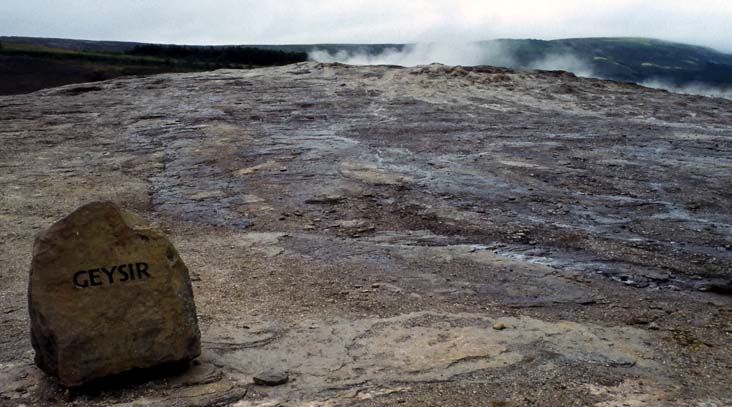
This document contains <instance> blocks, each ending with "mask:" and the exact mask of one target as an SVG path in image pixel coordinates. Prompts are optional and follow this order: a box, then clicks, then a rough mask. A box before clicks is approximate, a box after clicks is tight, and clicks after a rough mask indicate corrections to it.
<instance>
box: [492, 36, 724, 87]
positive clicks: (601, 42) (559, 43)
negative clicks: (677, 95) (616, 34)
mask: <svg viewBox="0 0 732 407" xmlns="http://www.w3.org/2000/svg"><path fill="white" fill-rule="evenodd" d="M491 43H493V44H496V43H497V44H500V45H501V46H502V48H504V49H507V50H508V51H509V52H510V53H511V55H512V57H513V58H514V60H515V61H516V67H532V66H535V65H536V64H537V63H538V62H541V61H546V60H547V58H549V57H551V56H562V55H571V56H573V57H575V58H576V59H577V60H579V61H580V62H582V63H584V64H585V65H587V66H588V67H589V68H590V69H591V71H592V76H596V77H600V78H605V79H615V80H620V81H626V82H636V83H644V82H647V81H652V80H661V81H664V82H667V83H671V84H674V85H679V86H681V85H686V84H691V83H704V84H708V85H712V86H732V55H730V54H724V53H722V52H719V51H715V50H713V49H711V48H705V47H699V46H694V45H687V44H679V43H673V42H667V41H660V40H654V39H647V38H577V39H563V40H554V41H540V40H497V41H495V42H489V41H487V42H483V43H481V44H482V45H484V46H486V45H491Z"/></svg>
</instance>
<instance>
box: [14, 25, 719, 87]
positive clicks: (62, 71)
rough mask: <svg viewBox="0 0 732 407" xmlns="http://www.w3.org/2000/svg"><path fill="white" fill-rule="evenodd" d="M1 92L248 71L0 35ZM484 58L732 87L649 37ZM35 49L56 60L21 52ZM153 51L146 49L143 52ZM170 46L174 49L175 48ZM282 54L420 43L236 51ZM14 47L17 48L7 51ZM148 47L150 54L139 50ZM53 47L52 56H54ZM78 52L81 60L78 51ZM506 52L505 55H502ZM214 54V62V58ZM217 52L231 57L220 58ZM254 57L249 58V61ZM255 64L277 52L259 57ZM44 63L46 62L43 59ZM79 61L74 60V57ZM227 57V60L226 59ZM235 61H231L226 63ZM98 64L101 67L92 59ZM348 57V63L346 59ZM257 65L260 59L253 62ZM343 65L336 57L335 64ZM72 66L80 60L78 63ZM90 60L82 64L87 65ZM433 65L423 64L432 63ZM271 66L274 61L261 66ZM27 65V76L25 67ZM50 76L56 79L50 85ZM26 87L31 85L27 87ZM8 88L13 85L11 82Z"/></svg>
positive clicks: (163, 53)
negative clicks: (131, 76) (119, 78)
mask: <svg viewBox="0 0 732 407" xmlns="http://www.w3.org/2000/svg"><path fill="white" fill-rule="evenodd" d="M0 44H6V45H10V46H9V47H8V46H6V47H5V48H4V49H0V78H2V79H0V94H7V93H21V92H23V91H31V90H36V89H40V88H42V87H46V86H56V85H58V84H63V83H64V81H66V82H65V83H73V82H83V81H88V80H99V79H107V78H109V77H115V76H119V75H129V74H136V75H140V74H143V75H144V74H151V73H159V72H178V71H200V70H208V69H218V68H223V67H233V68H240V67H247V66H251V65H257V64H254V63H250V64H249V65H247V64H246V62H244V61H245V60H246V58H245V59H241V58H240V57H241V55H239V54H240V53H239V52H232V51H231V49H232V47H231V46H229V47H228V49H229V51H226V50H227V47H226V46H185V47H184V49H185V50H187V51H186V52H187V53H185V57H180V55H183V54H181V53H180V52H179V51H180V49H177V48H175V47H176V46H159V45H154V46H152V49H157V50H158V51H159V53H158V54H157V55H156V53H155V52H158V51H155V52H147V51H150V49H151V47H150V44H141V43H135V42H117V41H88V40H71V39H58V38H32V37H0ZM475 45H477V46H478V47H477V49H478V50H481V51H479V52H483V53H484V54H485V58H483V59H481V60H480V61H481V62H480V63H481V64H486V65H499V66H506V67H510V68H517V69H545V70H567V71H572V72H575V73H578V74H581V75H584V76H591V77H597V78H603V79H613V80H619V81H626V82H633V83H640V84H644V83H650V82H658V83H663V84H667V85H669V86H680V87H683V86H689V85H694V86H697V85H702V86H709V87H716V88H722V89H727V90H729V89H732V55H730V54H725V53H722V52H719V51H716V50H713V49H710V48H705V47H699V46H694V45H687V44H680V43H673V42H667V41H661V40H655V39H648V38H575V39H562V40H552V41H543V40H532V39H499V40H491V41H481V42H478V43H476V44H475ZM24 47H25V49H26V51H28V50H30V49H35V50H36V51H39V52H46V51H48V52H53V53H54V55H51V56H49V55H45V56H39V54H38V53H36V54H35V55H31V54H32V53H30V52H25V53H23V52H19V51H17V50H18V49H23V48H24ZM145 47H147V48H145ZM171 47H172V48H173V49H172V51H171ZM238 47H246V48H255V49H257V50H269V51H275V52H283V53H285V54H277V55H279V56H276V55H275V56H274V59H276V60H280V61H282V63H288V62H296V61H300V60H305V59H306V58H307V53H310V52H312V51H314V50H320V51H325V52H327V53H329V54H332V55H336V54H338V55H341V56H344V55H345V56H349V55H371V56H377V55H380V54H383V53H384V52H386V51H388V52H391V53H393V52H410V49H412V48H413V47H415V45H414V44H299V45H262V44H260V45H246V46H238ZM8 49H15V50H16V51H14V53H13V52H8ZM141 49H142V50H145V49H147V51H146V52H140V50H141ZM49 50H50V51H49ZM74 53H76V54H75V55H76V56H73V54H74ZM496 53H500V58H496ZM212 55H214V57H212ZM215 55H227V56H226V57H216V56H215ZM253 55H254V54H251V53H250V56H253ZM256 55H257V58H259V59H256V61H270V60H272V58H273V56H272V55H266V54H265V55H264V59H261V58H262V57H263V54H261V52H260V53H258V54H256ZM44 58H45V59H44ZM74 58H76V59H74ZM222 58H224V59H222ZM226 58H230V59H231V58H233V60H225V59H226ZM88 59H92V60H94V61H97V62H99V63H94V62H90V61H88ZM346 59H347V58H346ZM252 60H253V61H254V59H252ZM336 60H338V59H336ZM70 61H77V62H78V63H72V62H70ZM79 61H81V62H84V63H81V62H79ZM428 62H430V61H425V63H428ZM259 65H260V66H261V65H269V63H264V64H262V63H260V64H259ZM24 66H25V67H28V68H29V69H28V70H27V71H24V70H23V67H24ZM44 78H46V79H52V80H44ZM23 83H28V84H29V85H28V86H26V85H22V86H21V84H23ZM8 84H9V85H8Z"/></svg>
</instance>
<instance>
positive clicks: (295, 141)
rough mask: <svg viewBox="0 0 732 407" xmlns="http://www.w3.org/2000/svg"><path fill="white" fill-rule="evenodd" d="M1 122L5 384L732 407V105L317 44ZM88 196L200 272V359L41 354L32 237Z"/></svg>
mask: <svg viewBox="0 0 732 407" xmlns="http://www.w3.org/2000/svg"><path fill="white" fill-rule="evenodd" d="M0 122H1V124H2V125H1V126H0V142H1V143H2V148H0V191H2V193H1V194H0V225H1V227H0V241H1V242H2V243H0V260H2V266H3V267H2V268H1V269H0V324H1V325H0V326H2V330H3V334H2V335H1V336H0V405H8V406H20V405H23V404H25V405H26V406H31V405H50V406H66V405H84V406H86V405H89V406H107V405H114V406H209V405H221V406H228V405H231V406H237V407H245V406H247V407H248V406H280V405H282V406H340V405H353V406H391V405H400V406H402V405H403V406H424V405H435V406H491V405H494V406H519V405H537V406H547V405H556V406H569V405H581V406H584V405H595V406H636V405H644V406H645V405H648V406H686V405H692V406H725V405H732V390H730V388H731V386H732V379H731V378H730V374H729V372H730V369H732V298H731V297H730V294H731V293H732V188H731V186H732V101H729V100H724V99H712V98H704V97H694V96H682V95H675V94H671V93H667V92H663V91H657V90H650V89H645V88H641V87H639V86H635V85H629V84H622V83H614V82H605V81H600V80H591V79H578V78H575V77H574V76H572V75H570V74H566V73H553V72H513V71H509V70H504V69H496V68H473V69H469V68H459V67H457V68H451V67H444V66H438V65H435V66H427V67H417V68H409V69H403V68H396V67H348V66H341V65H321V64H316V63H305V64H299V65H290V66H286V67H281V68H272V69H261V70H249V71H235V70H231V71H216V72H211V73H197V74H171V75H160V76H154V77H146V78H128V79H117V80H111V81H106V82H100V83H95V84H87V85H70V86H66V87H61V88H54V89H47V90H43V91H39V92H36V93H33V94H29V95H19V96H6V97H0ZM93 200H113V201H115V202H117V203H119V204H121V205H122V206H124V207H126V208H128V209H131V210H134V211H136V212H138V213H140V214H141V215H143V216H144V217H146V218H147V219H149V220H151V221H153V222H154V223H156V224H158V225H160V226H161V227H162V228H164V229H165V230H166V232H167V233H168V234H169V235H170V236H171V238H172V239H173V241H174V242H175V244H176V246H177V248H178V250H179V251H180V253H181V256H182V258H183V260H184V261H185V262H186V264H187V265H188V267H189V269H190V270H191V273H192V277H193V280H194V282H193V286H194V293H195V298H196V304H197V307H198V314H199V323H200V326H201V331H202V343H203V354H202V356H201V357H200V358H199V359H198V360H197V361H196V363H194V365H193V366H192V368H191V369H189V370H188V371H186V372H184V373H177V374H168V375H152V378H147V377H146V378H145V380H135V381H132V382H121V383H115V384H113V385H109V386H105V387H99V388H93V389H83V390H67V389H63V388H62V387H60V386H59V385H58V384H57V382H56V381H55V380H54V379H50V378H47V377H45V376H44V375H43V374H42V373H41V372H40V371H39V370H38V369H37V368H36V367H35V366H34V365H33V360H32V358H33V351H32V348H31V345H30V341H29V322H28V315H27V309H26V287H27V276H28V269H29V264H30V257H31V247H32V243H33V239H34V235H35V234H36V233H37V232H38V231H39V230H41V229H44V228H46V227H48V226H49V225H50V224H51V223H53V222H55V221H56V220H58V219H59V218H61V217H63V216H64V215H66V214H67V213H69V212H70V211H72V210H73V209H75V208H76V207H78V206H80V205H82V204H84V203H87V202H90V201H93ZM90 312H93V310H90ZM265 370H279V371H287V372H288V374H289V382H287V383H286V384H283V385H279V386H274V387H267V386H262V385H258V384H254V383H253V376H254V375H256V374H258V373H260V372H262V371H265Z"/></svg>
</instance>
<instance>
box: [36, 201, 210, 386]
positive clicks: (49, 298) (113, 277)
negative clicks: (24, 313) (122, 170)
mask: <svg viewBox="0 0 732 407" xmlns="http://www.w3.org/2000/svg"><path fill="white" fill-rule="evenodd" d="M28 308H29V311H30V320H31V341H32V344H33V348H34V349H35V351H36V356H35V361H36V364H37V365H38V366H39V367H40V368H41V369H43V370H44V371H46V372H47V373H48V374H51V375H54V376H58V378H59V381H60V382H61V384H63V385H65V386H69V387H72V386H79V385H82V384H85V383H87V382H89V381H91V380H93V379H97V378H102V377H106V376H110V375H114V374H117V373H122V372H126V371H129V370H133V369H142V368H149V367H153V366H157V365H160V364H165V363H173V362H185V361H189V360H191V359H193V358H195V357H197V356H198V355H199V354H200V351H201V342H200V333H199V330H198V322H197V319H196V308H195V303H194V301H193V292H192V288H191V282H190V279H189V276H188V269H187V268H186V266H185V264H183V261H182V260H181V259H180V257H179V256H178V252H177V251H176V250H175V248H174V247H173V245H172V244H171V242H170V241H169V240H168V239H167V238H166V237H165V236H164V235H163V233H162V232H160V231H159V230H157V229H155V228H153V227H151V226H150V225H148V224H147V223H146V222H145V221H144V220H143V219H142V218H140V217H138V216H137V215H135V214H133V213H131V212H128V211H126V210H123V209H121V208H119V207H118V206H117V205H115V204H113V203H111V202H94V203H90V204H88V205H85V206H82V207H81V208H79V209H77V210H76V211H74V212H73V213H72V214H70V215H69V216H67V217H66V218H64V219H62V220H60V221H59V222H57V223H56V224H54V225H53V226H51V227H50V228H49V229H48V230H46V231H45V232H42V233H41V234H39V235H38V237H37V238H36V241H35V244H34V247H33V261H32V264H31V271H30V282H29V287H28Z"/></svg>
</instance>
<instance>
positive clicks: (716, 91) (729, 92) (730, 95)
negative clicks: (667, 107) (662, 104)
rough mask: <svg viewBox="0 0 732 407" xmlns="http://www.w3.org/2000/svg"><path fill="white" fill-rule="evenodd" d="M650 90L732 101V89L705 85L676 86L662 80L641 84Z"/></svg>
mask: <svg viewBox="0 0 732 407" xmlns="http://www.w3.org/2000/svg"><path fill="white" fill-rule="evenodd" d="M641 85H643V86H646V87H648V88H654V89H663V90H667V91H669V92H674V93H682V94H685V95H700V96H711V97H718V98H725V99H732V88H727V89H720V88H715V87H712V86H709V85H705V84H691V85H683V86H679V85H675V84H671V83H667V82H664V81H661V80H651V81H645V82H643V83H641Z"/></svg>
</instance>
